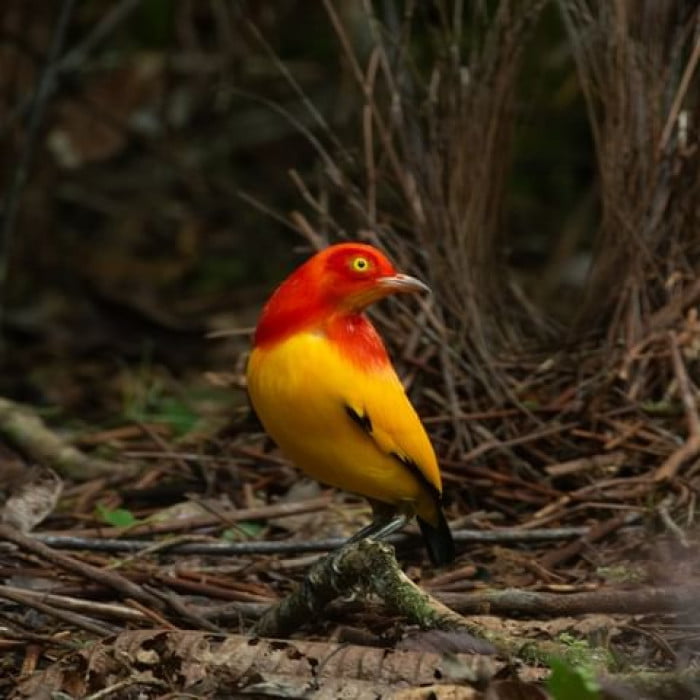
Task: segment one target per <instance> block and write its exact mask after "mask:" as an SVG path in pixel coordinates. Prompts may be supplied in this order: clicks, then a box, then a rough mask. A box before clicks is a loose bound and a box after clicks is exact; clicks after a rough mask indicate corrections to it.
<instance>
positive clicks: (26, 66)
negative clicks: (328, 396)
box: [0, 0, 699, 456]
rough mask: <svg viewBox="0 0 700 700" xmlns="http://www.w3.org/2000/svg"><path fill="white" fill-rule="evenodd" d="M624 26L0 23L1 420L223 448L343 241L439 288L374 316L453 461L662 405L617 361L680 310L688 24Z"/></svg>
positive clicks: (244, 9)
mask: <svg viewBox="0 0 700 700" xmlns="http://www.w3.org/2000/svg"><path fill="white" fill-rule="evenodd" d="M628 5H629V3H619V4H616V5H615V7H612V6H609V5H608V3H597V2H590V1H588V0H561V1H560V2H544V1H542V0H527V1H525V2H520V3H519V2H507V1H506V0H502V1H500V2H486V1H485V0H484V1H483V2H474V3H462V2H447V1H438V0H435V1H433V2H418V3H416V2H410V1H409V0H406V2H399V1H391V0H386V1H384V2H374V3H372V2H364V1H363V0H346V1H344V2H340V3H332V2H319V3H305V2H299V1H295V0H280V1H279V2H275V3H253V2H239V1H228V0H211V1H209V0H207V1H204V2H201V1H197V2H195V1H194V0H178V1H170V0H90V1H85V2H71V1H70V0H67V1H66V2H56V3H43V2H38V1H32V0H5V2H3V5H2V10H1V11H0V149H2V150H1V152H2V160H3V163H4V164H5V167H4V168H3V169H2V173H0V178H1V180H0V191H1V192H2V202H1V205H2V210H1V213H2V215H3V228H2V241H1V248H0V256H1V258H2V271H1V272H2V278H1V280H0V282H1V287H0V293H1V298H0V308H1V310H2V318H1V328H2V355H1V359H2V372H1V373H0V394H2V395H6V396H8V397H12V398H14V399H17V400H20V401H23V402H27V403H31V404H33V405H35V406H38V407H40V408H42V409H43V410H44V412H45V414H46V415H47V416H49V417H51V416H53V418H54V419H55V418H56V417H57V416H63V418H64V419H66V420H68V421H69V422H70V421H73V420H75V421H87V422H89V424H90V425H91V426H92V427H93V428H96V427H98V426H99V427H105V428H106V427H110V426H113V425H118V424H121V423H122V422H124V420H125V419H126V420H129V419H134V420H140V421H148V420H158V421H161V420H162V421H165V422H166V423H167V424H169V425H171V426H172V429H173V430H174V431H175V432H176V434H183V433H187V432H188V431H190V430H192V429H193V427H194V426H195V425H198V426H199V427H201V426H202V425H203V423H202V421H203V420H204V419H205V418H206V417H207V416H209V417H211V418H212V421H213V422H211V423H210V425H209V428H208V429H210V430H211V431H212V432H216V430H218V429H219V428H220V427H221V425H222V424H226V423H227V421H230V417H231V416H232V415H233V413H232V411H235V410H237V408H240V410H241V411H245V410H247V409H246V408H245V406H246V400H245V395H244V393H243V392H242V391H240V387H241V382H242V379H241V373H240V370H241V367H242V363H243V362H244V353H245V351H246V350H247V347H248V342H249V332H250V329H251V328H252V326H253V325H254V324H255V320H256V317H257V314H258V312H259V309H260V305H261V303H262V302H263V300H264V299H265V297H266V296H267V295H268V294H269V292H270V291H271V289H272V288H273V287H274V286H275V285H276V284H277V283H278V282H279V281H280V279H281V278H282V277H284V276H285V275H286V274H287V273H288V272H289V271H290V270H291V269H292V267H293V266H294V265H296V264H297V263H298V262H299V261H300V260H302V259H303V257H304V256H305V255H308V254H309V253H310V252H312V251H313V250H314V248H318V247H320V246H322V245H324V244H325V243H327V242H329V241H335V240H339V239H342V238H361V239H363V240H367V241H370V242H374V243H377V244H378V245H380V246H381V247H383V248H384V249H386V250H387V251H388V252H389V253H390V254H391V255H392V256H393V257H394V258H395V259H396V260H397V262H398V263H399V264H400V265H401V266H403V267H405V268H406V269H408V270H410V271H411V272H413V273H415V274H418V275H420V276H422V277H424V278H425V279H426V280H427V281H428V282H429V283H430V284H431V285H432V286H433V288H434V289H435V296H434V301H433V306H432V308H431V309H428V310H425V309H423V310H422V311H421V313H420V314H419V315H418V318H417V324H418V326H419V327H420V330H419V333H418V335H416V331H415V326H416V318H415V308H414V309H412V310H411V309H407V308H405V307H402V306H400V305H399V302H393V304H394V305H392V306H387V307H385V310H384V311H382V310H380V311H379V313H378V315H377V316H376V318H378V322H379V323H380V325H381V326H382V328H383V329H384V332H385V333H386V334H387V335H388V337H389V338H390V342H391V344H392V345H393V346H394V347H395V348H397V349H399V350H400V351H399V352H398V357H397V360H398V361H399V362H400V363H401V364H402V368H403V372H404V373H408V378H407V382H408V386H409V388H410V389H411V391H412V393H413V395H414V398H415V399H416V400H420V401H422V403H423V404H424V412H425V413H427V414H428V415H430V414H436V413H438V414H443V413H445V412H447V414H449V416H450V417H451V418H450V420H448V421H446V423H447V425H446V427H445V428H444V431H443V432H442V433H441V435H442V437H443V438H444V439H445V441H446V444H449V445H450V450H451V452H450V453H454V454H460V453H461V454H464V453H465V451H467V450H469V449H473V448H474V446H475V445H476V444H478V442H479V441H480V440H483V438H484V435H485V434H481V435H479V434H478V429H477V430H476V432H475V428H474V425H472V426H471V427H470V428H469V429H465V428H464V427H463V425H462V423H461V422H460V420H459V415H460V412H462V413H463V412H465V411H467V412H468V411H469V410H472V411H474V410H480V409H482V408H483V407H484V406H491V407H492V406H494V405H495V406H499V405H500V406H505V405H507V406H511V407H512V406H515V410H516V411H518V412H519V413H520V414H522V415H525V416H526V417H527V411H528V410H529V408H528V406H529V407H532V406H535V407H537V406H543V405H548V402H551V401H553V400H554V399H556V398H557V397H558V396H560V395H561V392H563V391H569V393H572V392H573V393H572V395H575V397H576V399H577V401H578V403H577V404H576V405H573V404H572V405H571V406H573V408H572V410H575V411H576V410H579V409H580V408H581V406H582V405H583V404H584V403H585V402H586V401H588V399H589V398H590V396H592V395H594V394H596V392H598V391H599V390H602V389H604V390H605V391H608V390H609V389H610V387H611V384H610V382H611V381H613V384H614V383H615V382H618V384H616V385H615V386H616V389H615V390H616V391H622V393H623V394H624V395H625V396H627V397H628V398H631V399H633V400H635V401H636V400H639V399H644V398H650V399H654V400H658V399H659V398H661V397H662V396H663V392H664V391H665V387H667V386H668V382H667V380H668V378H669V376H670V370H669V368H668V366H667V363H666V362H664V363H663V366H662V368H661V369H659V370H658V371H656V370H654V371H651V370H650V366H649V363H647V364H645V365H644V367H643V368H642V370H643V371H641V370H640V371H641V374H640V373H639V372H636V370H637V369H639V368H638V366H637V364H635V363H636V359H634V358H632V360H630V355H629V352H628V353H627V355H625V354H624V352H626V351H629V350H630V348H633V347H635V344H637V343H639V342H641V341H643V340H644V339H645V338H648V337H649V333H650V332H651V331H652V330H654V331H658V330H659V329H661V328H667V327H671V326H672V325H673V324H674V323H677V322H683V323H685V321H684V319H685V313H686V311H687V310H688V308H689V304H690V305H692V301H693V299H694V298H695V297H694V296H693V295H694V294H695V293H696V292H697V289H695V288H693V287H692V285H693V283H694V279H695V273H696V272H697V257H698V256H697V254H698V212H697V204H696V203H697V201H699V200H698V198H697V195H698V184H697V181H698V178H697V172H698V171H697V165H698V156H697V142H696V138H697V131H696V119H697V104H698V98H697V77H696V75H695V69H694V66H695V65H696V61H697V57H695V58H694V56H695V53H697V52H695V53H693V47H694V46H696V43H694V42H695V41H696V39H695V37H697V8H695V6H694V3H691V2H682V1H680V0H679V1H677V2H663V3H657V2H644V3H642V4H641V6H637V5H636V4H635V3H632V5H634V7H635V10H634V12H632V11H629V12H628V10H629V9H630V7H631V6H630V7H627V6H628ZM625 8H627V9H625ZM694 61H695V63H694ZM694 202H695V204H694ZM674 304H675V306H673V305H674ZM669 305H670V306H669ZM664 309H666V310H667V312H668V314H670V316H668V314H667V317H663V319H662V321H663V323H662V325H661V326H659V327H658V328H656V327H653V328H652V326H650V325H649V319H650V318H651V317H652V316H653V314H654V313H657V312H660V311H663V310H664ZM669 309H670V311H669ZM657 320H658V319H657ZM669 323H670V324H671V326H669ZM226 331H229V332H233V334H232V335H228V336H226V335H224V336H222V337H218V338H211V337H208V335H211V334H214V335H217V334H218V333H223V332H226ZM407 343H409V346H408V349H406V348H407V345H406V344H407ZM611 348H612V349H615V348H617V350H620V348H626V351H621V350H620V352H622V354H620V352H617V351H615V352H611ZM581 352H583V353H584V354H583V355H580V354H578V353H581ZM616 353H617V354H616ZM625 357H626V358H627V359H626V360H625V359H624V358H625ZM582 358H583V359H582ZM666 359H667V358H666ZM693 361H694V360H693ZM543 362H544V363H545V365H542V363H543ZM572 362H573V363H576V367H575V369H574V368H573V367H574V366H573V365H572ZM625 362H627V364H626V365H625ZM546 363H549V364H546ZM622 365H624V368H625V372H626V374H624V376H623V375H622V374H620V367H621V366H622ZM538 368H539V369H538ZM533 372H534V374H533ZM537 372H539V375H538V374H537ZM572 372H573V374H572ZM635 372H636V373H635ZM567 373H569V374H567ZM564 375H565V376H566V377H567V378H566V379H565V381H564V382H563V383H562V376H564ZM612 375H614V376H613V379H612V380H611V376H612ZM533 377H534V378H535V379H533ZM587 382H588V384H587ZM601 382H602V383H601ZM620 382H621V383H620ZM634 382H637V384H636V385H635V386H636V388H634V387H633V389H630V387H631V386H632V385H633V384H634ZM236 387H238V390H237V389H236ZM543 387H544V388H543ZM585 387H588V388H587V389H586V388H585ZM601 387H602V389H601ZM630 391H632V393H629V392H630ZM570 398H571V397H569V398H568V399H566V401H565V400H562V401H560V402H559V403H558V404H555V405H556V406H559V407H561V406H564V405H569V404H567V401H568V400H569V399H570ZM530 417H531V416H530ZM476 425H477V428H478V419H477V423H476ZM537 425H539V423H538V422H537V421H534V422H530V423H527V426H528V428H527V429H530V428H532V427H533V426H535V427H536V426H537ZM435 430H436V431H437V432H440V431H441V430H443V429H442V428H439V427H436V428H435ZM494 430H495V431H496V432H495V433H494ZM522 430H524V428H523V425H522V424H520V425H519V427H518V426H511V425H510V424H509V425H506V426H505V427H503V425H502V423H499V424H498V426H496V427H495V428H494V427H493V426H492V427H490V428H488V434H489V435H492V436H493V435H501V436H505V437H508V436H511V437H512V435H514V434H519V433H520V432H522ZM503 431H505V432H503ZM455 436H456V441H455ZM559 448H561V445H560V446H558V449H559ZM562 449H564V448H562ZM575 452H576V449H575V448H574V447H572V445H569V447H567V448H565V449H564V453H565V455H564V456H566V455H568V456H572V455H574V454H575Z"/></svg>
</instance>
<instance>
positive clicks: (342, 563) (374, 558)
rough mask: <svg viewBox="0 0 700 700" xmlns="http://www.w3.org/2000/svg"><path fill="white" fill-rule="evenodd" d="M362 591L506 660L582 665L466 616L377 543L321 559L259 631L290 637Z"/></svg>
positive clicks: (575, 653)
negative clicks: (554, 659) (463, 634)
mask: <svg viewBox="0 0 700 700" xmlns="http://www.w3.org/2000/svg"><path fill="white" fill-rule="evenodd" d="M358 589H359V590H360V591H361V592H362V593H363V594H364V595H365V596H369V595H376V596H378V597H379V598H381V599H382V600H383V601H384V603H385V605H386V606H387V608H388V609H389V610H390V611H391V612H392V613H396V614H399V615H402V616H403V617H405V618H406V620H407V621H408V622H410V623H411V624H416V625H419V626H420V627H422V628H423V629H439V630H452V631H459V630H461V631H464V632H467V633H469V634H471V635H473V636H475V637H478V638H479V639H482V640H485V641H487V642H489V643H490V644H491V645H493V647H494V648H495V650H496V651H497V652H498V653H499V654H501V655H503V656H507V657H517V658H520V659H525V660H527V661H530V662H537V663H546V662H547V660H548V659H549V658H551V657H552V656H559V657H562V658H564V659H566V660H568V661H570V662H572V663H577V662H580V661H581V650H580V649H579V648H577V647H576V646H570V645H565V644H559V643H557V642H552V641H539V640H534V639H526V638H522V637H515V636H511V635H508V634H506V633H505V632H504V631H496V630H493V629H487V628H485V627H483V626H482V625H480V624H479V623H478V622H475V621H472V620H469V619H468V618H465V617H462V616H461V615H460V614H459V613H456V612H455V611H454V610H451V609H450V608H448V607H447V606H446V605H444V604H443V603H441V602H440V601H439V600H436V599H435V598H433V597H432V596H431V595H429V594H428V593H427V592H426V591H424V590H423V589H422V588H420V587H419V586H418V585H417V584H415V583H414V582H413V581H411V580H410V579H409V578H408V576H406V574H404V572H403V571H401V568H400V567H399V564H398V562H397V561H396V557H395V555H394V548H393V547H392V546H391V545H388V544H384V543H382V542H375V541H373V540H361V541H360V542H357V543H353V544H350V545H346V546H345V547H343V548H342V549H340V550H338V551H336V552H333V553H331V554H329V555H327V556H325V557H323V558H322V559H319V560H318V561H317V562H316V563H315V564H314V565H313V566H312V567H311V569H310V570H309V572H308V574H307V575H306V577H305V578H304V580H303V581H302V583H301V584H300V586H299V588H297V590H296V591H294V592H293V593H291V594H290V595H289V596H287V597H286V598H284V599H283V600H282V601H280V602H279V603H278V604H276V605H274V606H273V607H271V608H270V609H269V610H267V611H266V612H265V613H264V614H263V616H262V617H261V618H260V619H259V620H258V622H257V624H256V625H255V628H254V632H255V633H256V634H259V635H261V636H271V637H274V636H281V635H288V634H290V633H291V632H293V631H294V630H296V629H297V628H299V627H301V626H302V625H304V624H306V623H307V622H309V621H310V620H314V619H318V618H319V617H320V616H321V615H322V614H323V611H324V609H325V607H326V606H327V605H328V603H330V602H331V601H332V600H334V599H335V598H337V597H338V596H344V595H348V594H349V593H350V592H351V591H356V590H358ZM586 661H587V663H588V664H589V665H592V666H594V667H596V668H600V669H601V670H603V669H604V668H606V667H607V665H608V661H609V659H608V656H607V652H605V651H604V650H597V649H589V650H587V658H586Z"/></svg>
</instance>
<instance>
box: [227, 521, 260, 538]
mask: <svg viewBox="0 0 700 700" xmlns="http://www.w3.org/2000/svg"><path fill="white" fill-rule="evenodd" d="M264 527H265V526H264V525H262V524H261V523H256V522H252V521H249V520H244V521H242V522H240V523H237V524H236V527H230V528H228V529H226V530H224V531H223V532H222V533H221V537H222V538H223V539H225V540H227V541H229V542H239V541H240V540H242V539H244V538H245V537H249V538H253V537H256V536H257V535H259V534H260V533H261V532H262V531H263V529H264ZM241 535H243V536H244V537H241Z"/></svg>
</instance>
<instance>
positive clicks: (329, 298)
mask: <svg viewBox="0 0 700 700" xmlns="http://www.w3.org/2000/svg"><path fill="white" fill-rule="evenodd" d="M420 291H428V287H426V285H424V284H423V283H422V282H420V281H419V280H417V279H415V278H414V277H409V276H408V275H402V274H400V273H398V272H397V271H396V268H395V267H394V266H393V265H392V264H391V262H390V261H389V260H388V259H387V257H386V256H385V255H384V254H383V253H381V252H380V251H379V250H377V249H376V248H374V247H372V246H370V245H366V244H365V243H339V244H337V245H333V246H330V247H329V248H326V249H325V250H322V251H321V252H320V253H316V255H314V256H313V257H312V258H310V259H309V260H307V261H306V262H305V263H304V264H302V265H301V266H299V267H298V268H297V269H296V270H295V271H294V272H293V273H292V274H291V275H290V276H289V277H287V279H286V280H285V281H284V282H282V284H280V286H279V287H278V288H277V289H276V290H275V292H274V294H273V295H272V296H271V297H270V299H269V301H268V302H267V304H266V305H265V308H264V309H263V313H262V316H261V318H260V323H259V324H258V328H257V330H256V333H255V344H256V345H262V344H266V343H270V342H274V341H275V340H281V339H282V338H284V337H286V336H287V335H289V334H291V333H294V332H296V331H299V330H302V329H306V328H313V327H314V326H317V325H322V324H323V323H324V322H326V321H328V320H330V319H331V318H333V317H337V316H339V315H340V316H342V315H352V314H359V313H360V312H361V311H362V310H363V309H364V308H365V307H367V306H369V305H370V304H372V303H373V302H375V301H377V300H379V299H381V298H382V297H385V296H389V295H390V294H397V293H400V292H420Z"/></svg>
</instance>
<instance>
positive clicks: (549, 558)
mask: <svg viewBox="0 0 700 700" xmlns="http://www.w3.org/2000/svg"><path fill="white" fill-rule="evenodd" d="M639 517H640V514H639V513H621V514H620V515H616V516H615V517H614V518H610V520H605V521H603V522H602V523H598V524H597V525H595V526H594V527H592V528H591V529H590V530H589V531H588V532H587V533H586V534H585V535H584V536H583V537H581V539H579V540H577V541H576V542H571V543H570V544H567V545H566V546H564V547H562V548H560V549H555V550H553V551H551V552H549V553H547V554H545V555H544V556H543V557H542V558H541V559H540V563H541V564H542V566H544V567H545V569H553V568H554V567H556V566H557V565H558V564H562V563H564V562H565V561H567V560H569V559H571V558H572V557H575V556H576V555H577V554H579V553H580V552H582V551H583V550H584V549H586V548H587V547H588V546H590V545H591V544H592V543H593V542H597V541H598V540H601V539H603V537H607V536H608V535H609V534H611V533H612V532H615V530H619V529H620V528H621V527H623V526H624V525H629V524H630V523H632V522H634V521H635V520H638V519H639Z"/></svg>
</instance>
